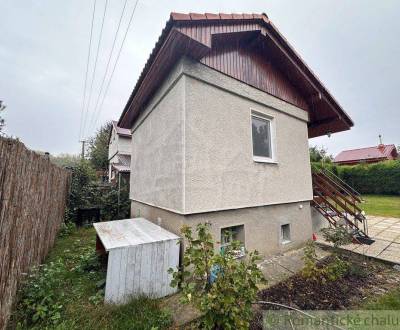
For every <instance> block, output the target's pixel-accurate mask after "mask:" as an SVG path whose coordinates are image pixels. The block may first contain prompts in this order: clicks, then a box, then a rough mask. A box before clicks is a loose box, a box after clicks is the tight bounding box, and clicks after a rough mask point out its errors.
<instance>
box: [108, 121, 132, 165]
mask: <svg viewBox="0 0 400 330" xmlns="http://www.w3.org/2000/svg"><path fill="white" fill-rule="evenodd" d="M131 142H132V141H131V138H129V137H126V136H121V135H118V134H116V132H115V129H114V128H113V130H112V132H111V138H110V143H109V145H108V160H109V161H110V162H111V163H113V162H114V163H115V162H118V159H117V157H115V155H117V154H124V155H130V154H131V150H132V143H131Z"/></svg>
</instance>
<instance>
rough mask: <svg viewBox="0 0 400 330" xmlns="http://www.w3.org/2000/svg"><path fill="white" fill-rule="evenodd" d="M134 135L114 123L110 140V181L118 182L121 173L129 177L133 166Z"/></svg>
mask: <svg viewBox="0 0 400 330" xmlns="http://www.w3.org/2000/svg"><path fill="white" fill-rule="evenodd" d="M131 148H132V135H131V131H130V130H129V129H126V128H122V127H118V122H117V121H112V128H111V133H110V138H109V141H108V163H109V167H108V180H109V182H112V181H114V180H117V176H118V174H119V173H120V174H121V175H123V176H129V173H130V170H131V168H130V165H131Z"/></svg>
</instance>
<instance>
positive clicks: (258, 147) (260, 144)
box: [251, 114, 273, 161]
mask: <svg viewBox="0 0 400 330" xmlns="http://www.w3.org/2000/svg"><path fill="white" fill-rule="evenodd" d="M251 130H252V136H253V158H254V160H256V161H273V150H272V149H273V148H272V147H273V146H272V120H271V119H267V118H264V117H260V116H257V115H254V114H252V115H251Z"/></svg>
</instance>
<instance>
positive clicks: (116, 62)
mask: <svg viewBox="0 0 400 330" xmlns="http://www.w3.org/2000/svg"><path fill="white" fill-rule="evenodd" d="M138 2H139V0H136V2H135V6H134V7H133V10H132V14H131V16H130V18H129V22H128V26H127V28H126V30H125V34H124V38H123V39H122V43H121V47H120V48H119V51H118V55H117V59H116V60H115V63H114V67H113V70H112V72H111V75H110V79H109V80H108V83H107V87H106V89H105V92H104V94H103V98H102V100H101V103H100V108H99V112H98V114H97V117H96V120H95V122H94V127H96V124H97V121H98V119H99V116H100V113H101V110H102V108H103V104H104V100H105V98H106V96H107V93H108V90H109V88H110V84H111V80H112V78H113V76H114V72H115V68H116V67H117V64H118V60H119V57H120V55H121V52H122V48H123V47H124V43H125V39H126V36H127V34H128V31H129V28H130V26H131V23H132V19H133V16H134V14H135V11H136V7H137V4H138Z"/></svg>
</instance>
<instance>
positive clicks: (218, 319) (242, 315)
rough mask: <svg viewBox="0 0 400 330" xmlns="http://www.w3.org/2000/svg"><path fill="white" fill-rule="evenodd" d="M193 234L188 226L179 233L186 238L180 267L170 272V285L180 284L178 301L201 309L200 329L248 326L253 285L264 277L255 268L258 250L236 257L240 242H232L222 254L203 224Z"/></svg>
mask: <svg viewBox="0 0 400 330" xmlns="http://www.w3.org/2000/svg"><path fill="white" fill-rule="evenodd" d="M196 232H197V237H193V235H192V230H191V228H190V227H187V226H184V227H183V228H182V234H183V236H184V237H185V239H186V240H187V247H186V249H185V253H184V255H183V266H184V269H183V270H180V271H177V272H173V270H172V269H170V270H169V272H170V273H173V281H172V283H171V285H172V286H178V285H179V284H180V285H181V288H182V296H183V299H182V302H184V303H193V305H194V306H195V307H196V308H198V309H199V310H200V312H202V314H203V317H202V318H201V329H248V328H249V323H250V320H251V318H252V304H253V303H254V301H255V300H256V297H257V290H258V289H257V284H259V283H262V282H264V277H263V274H262V272H261V271H260V269H259V268H258V267H257V264H256V261H257V260H259V256H258V253H257V252H256V251H255V252H250V253H248V254H247V255H246V257H245V258H244V259H242V260H238V259H237V258H236V256H237V251H238V250H239V249H240V248H241V243H240V242H232V243H230V244H229V245H228V246H226V247H225V249H224V251H223V253H222V252H221V253H215V249H214V243H213V239H212V236H211V234H210V232H209V228H208V225H207V224H199V225H197V228H196Z"/></svg>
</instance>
